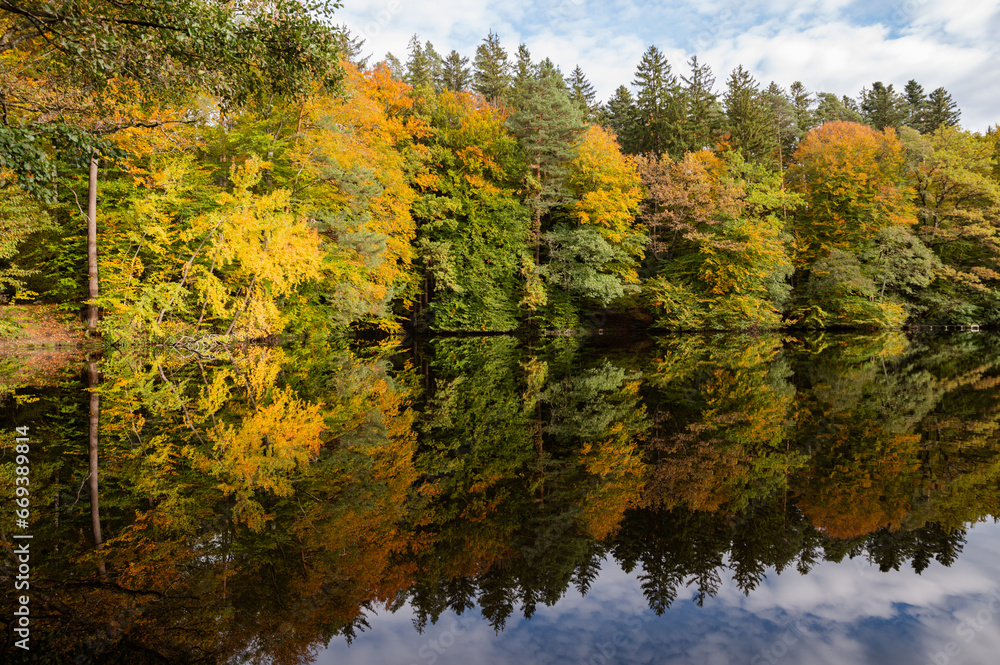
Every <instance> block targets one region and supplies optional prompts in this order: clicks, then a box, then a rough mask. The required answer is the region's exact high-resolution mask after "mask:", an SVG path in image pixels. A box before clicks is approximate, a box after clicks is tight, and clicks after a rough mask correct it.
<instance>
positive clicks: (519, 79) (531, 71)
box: [510, 44, 538, 108]
mask: <svg viewBox="0 0 1000 665" xmlns="http://www.w3.org/2000/svg"><path fill="white" fill-rule="evenodd" d="M537 73H538V68H537V67H536V66H535V65H533V64H532V63H531V51H529V50H528V47H527V46H526V45H524V44H518V46H517V62H516V63H515V64H514V78H513V82H512V83H511V92H510V103H511V105H512V106H514V108H519V107H520V105H521V98H522V97H524V94H525V92H526V91H527V89H528V82H529V81H531V80H532V79H534V78H535V77H536V75H537Z"/></svg>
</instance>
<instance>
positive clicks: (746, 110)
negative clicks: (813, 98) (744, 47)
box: [723, 65, 778, 162]
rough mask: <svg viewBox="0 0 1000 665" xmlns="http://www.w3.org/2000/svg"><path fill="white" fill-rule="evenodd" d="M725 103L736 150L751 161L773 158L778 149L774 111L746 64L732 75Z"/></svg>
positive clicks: (724, 98) (763, 160) (731, 136)
mask: <svg viewBox="0 0 1000 665" xmlns="http://www.w3.org/2000/svg"><path fill="white" fill-rule="evenodd" d="M723 101H724V102H725V105H726V117H727V118H728V120H729V123H728V124H729V133H730V138H731V140H732V143H733V147H734V148H736V149H737V150H739V151H740V152H741V153H743V156H744V157H746V158H747V159H749V160H753V161H757V162H765V161H767V160H770V159H772V156H773V155H774V154H775V153H776V151H777V147H778V132H777V125H776V121H775V118H774V111H773V110H772V109H771V106H770V105H769V104H768V102H767V100H766V99H765V98H764V96H763V95H762V94H761V91H760V89H759V88H758V85H757V81H756V79H754V78H753V76H751V75H750V72H748V71H747V70H745V69H743V66H742V65H740V66H739V67H737V68H736V69H735V70H734V71H733V73H732V74H731V75H730V76H729V81H728V84H727V88H726V93H725V96H724V97H723Z"/></svg>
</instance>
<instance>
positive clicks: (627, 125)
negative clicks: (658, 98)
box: [600, 85, 638, 154]
mask: <svg viewBox="0 0 1000 665" xmlns="http://www.w3.org/2000/svg"><path fill="white" fill-rule="evenodd" d="M636 113H637V111H636V108H635V99H633V98H632V93H631V92H629V89H628V88H626V87H625V86H623V85H620V86H618V89H617V90H615V94H614V95H612V97H611V99H609V100H608V102H607V104H605V105H604V107H603V108H601V115H600V123H601V124H602V125H604V126H605V127H608V128H610V129H612V130H613V131H614V132H615V134H617V135H618V143H619V145H621V147H622V150H623V151H624V152H626V153H628V154H635V153H636V152H638V147H637V145H636V126H637V120H636Z"/></svg>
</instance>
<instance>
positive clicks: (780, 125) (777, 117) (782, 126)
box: [763, 81, 803, 168]
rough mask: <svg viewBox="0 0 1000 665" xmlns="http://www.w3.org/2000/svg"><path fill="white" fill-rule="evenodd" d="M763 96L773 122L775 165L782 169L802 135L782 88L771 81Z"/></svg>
mask: <svg viewBox="0 0 1000 665" xmlns="http://www.w3.org/2000/svg"><path fill="white" fill-rule="evenodd" d="M763 96H764V100H765V101H766V102H767V103H768V105H769V106H770V107H771V117H772V119H773V121H774V131H775V137H776V139H777V141H776V142H777V149H778V153H777V154H776V155H775V157H776V158H777V161H776V162H775V163H776V164H780V165H781V168H784V165H785V164H786V163H787V162H788V160H789V159H790V158H791V156H792V153H793V152H794V151H795V146H796V145H798V142H799V140H800V139H801V138H802V135H803V132H801V131H800V130H799V125H798V122H797V121H796V114H795V111H796V109H795V104H794V103H793V102H792V99H791V97H790V96H789V95H788V94H787V93H786V92H785V90H784V88H782V87H781V86H780V85H778V84H777V83H775V82H774V81H771V85H769V86H768V87H767V90H765V91H764V93H763Z"/></svg>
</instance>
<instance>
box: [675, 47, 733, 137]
mask: <svg viewBox="0 0 1000 665" xmlns="http://www.w3.org/2000/svg"><path fill="white" fill-rule="evenodd" d="M688 67H690V69H691V74H690V76H682V77H681V80H682V81H683V82H684V90H683V102H684V119H683V123H682V124H681V145H682V148H683V150H684V151H688V152H690V151H695V150H701V149H702V148H707V147H711V146H712V144H713V143H714V141H715V140H716V139H717V138H718V137H719V136H720V135H721V134H722V128H723V125H724V117H723V114H722V108H721V107H720V105H719V98H718V95H716V93H715V76H714V75H713V74H712V68H711V67H709V66H708V65H704V64H701V63H699V62H698V56H692V57H691V59H690V60H689V61H688Z"/></svg>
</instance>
